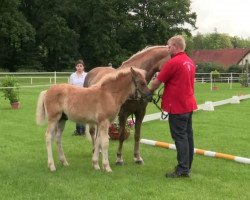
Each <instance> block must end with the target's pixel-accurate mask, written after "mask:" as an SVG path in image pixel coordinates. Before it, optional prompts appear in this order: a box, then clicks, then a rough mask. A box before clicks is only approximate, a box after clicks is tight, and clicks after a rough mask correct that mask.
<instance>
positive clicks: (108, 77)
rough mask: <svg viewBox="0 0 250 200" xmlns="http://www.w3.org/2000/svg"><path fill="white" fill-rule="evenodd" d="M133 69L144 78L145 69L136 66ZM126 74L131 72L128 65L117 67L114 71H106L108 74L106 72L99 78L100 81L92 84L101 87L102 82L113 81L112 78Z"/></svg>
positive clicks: (115, 78)
mask: <svg viewBox="0 0 250 200" xmlns="http://www.w3.org/2000/svg"><path fill="white" fill-rule="evenodd" d="M133 69H134V71H136V72H138V73H140V74H141V75H142V76H143V77H144V78H145V76H146V71H144V70H142V69H138V68H133ZM127 74H131V71H130V67H128V68H123V69H117V70H116V71H115V72H114V73H108V74H106V75H105V76H104V77H103V78H101V79H100V81H98V82H97V83H96V84H94V85H93V86H99V87H101V86H103V85H104V84H106V83H107V82H110V81H113V80H117V79H119V78H120V77H121V76H126V75H127Z"/></svg>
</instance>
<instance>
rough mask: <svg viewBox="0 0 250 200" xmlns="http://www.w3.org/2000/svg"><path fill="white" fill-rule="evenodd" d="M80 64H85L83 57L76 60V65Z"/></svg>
mask: <svg viewBox="0 0 250 200" xmlns="http://www.w3.org/2000/svg"><path fill="white" fill-rule="evenodd" d="M78 64H82V65H83V66H85V64H84V61H83V60H82V59H79V60H77V61H76V62H75V66H77V65H78Z"/></svg>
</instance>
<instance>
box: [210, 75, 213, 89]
mask: <svg viewBox="0 0 250 200" xmlns="http://www.w3.org/2000/svg"><path fill="white" fill-rule="evenodd" d="M210 83H211V84H210V89H211V91H213V75H212V72H210Z"/></svg>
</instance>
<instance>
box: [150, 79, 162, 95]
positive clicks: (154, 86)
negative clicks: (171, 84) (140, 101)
mask: <svg viewBox="0 0 250 200" xmlns="http://www.w3.org/2000/svg"><path fill="white" fill-rule="evenodd" d="M160 85H161V81H159V80H158V79H157V78H155V79H154V80H153V81H152V83H151V85H150V87H149V90H150V91H151V93H154V91H155V90H156V89H157V88H158V87H159V86H160Z"/></svg>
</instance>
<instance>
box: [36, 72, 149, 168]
mask: <svg viewBox="0 0 250 200" xmlns="http://www.w3.org/2000/svg"><path fill="white" fill-rule="evenodd" d="M145 74H146V73H145V71H144V70H140V69H135V70H133V68H132V67H131V68H127V69H124V70H120V71H117V72H116V73H113V74H108V75H106V76H104V77H103V78H102V79H101V80H100V81H99V82H98V83H97V84H95V85H93V86H91V87H89V88H83V87H76V86H73V85H69V84H58V85H54V86H51V87H50V88H49V89H48V90H46V91H42V92H41V93H40V95H39V98H38V102H37V110H36V122H37V124H42V123H43V122H44V121H45V117H47V119H48V127H47V130H46V134H45V135H46V146H47V153H48V167H49V169H50V171H55V170H56V168H55V164H54V159H53V155H52V147H51V143H52V139H53V136H55V137H56V141H57V149H58V154H59V158H60V161H61V162H62V164H63V165H64V166H67V165H68V162H67V160H66V158H65V155H64V152H63V148H62V143H61V136H62V133H63V130H64V126H65V123H66V120H67V119H69V120H71V121H74V122H84V123H89V124H95V125H96V126H97V135H96V140H95V148H94V153H93V156H92V164H93V167H94V169H100V167H99V161H98V160H99V151H100V150H101V152H102V165H103V168H104V170H105V171H107V172H110V171H112V170H111V168H110V165H109V160H108V146H109V138H108V128H109V125H110V123H111V122H113V120H114V119H115V117H116V115H117V114H118V112H119V110H120V107H121V105H122V104H123V103H124V102H125V100H126V99H127V98H128V97H129V96H130V95H131V94H133V93H134V92H135V91H138V92H139V93H140V94H141V95H142V96H144V97H147V98H149V97H150V96H151V93H150V91H149V89H148V87H147V83H146V80H145Z"/></svg>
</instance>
